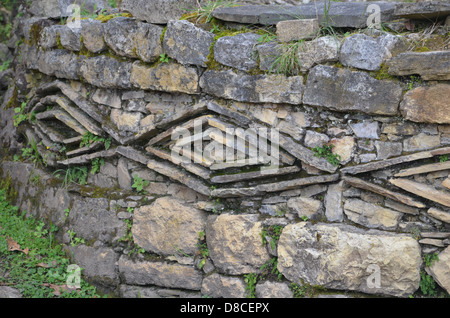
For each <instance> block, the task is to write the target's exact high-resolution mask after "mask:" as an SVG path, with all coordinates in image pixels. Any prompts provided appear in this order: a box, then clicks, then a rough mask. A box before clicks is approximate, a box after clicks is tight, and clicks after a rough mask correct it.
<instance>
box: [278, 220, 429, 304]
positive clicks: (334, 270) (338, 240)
mask: <svg viewBox="0 0 450 318" xmlns="http://www.w3.org/2000/svg"><path fill="white" fill-rule="evenodd" d="M421 261H422V260H421V255H420V247H419V244H418V242H417V241H416V240H415V239H413V238H412V237H411V236H409V235H395V234H391V233H388V232H382V231H377V230H371V231H363V230H361V229H358V228H355V227H352V226H348V225H338V224H336V225H329V224H317V225H310V224H307V223H303V222H302V223H297V224H290V225H287V226H286V227H285V228H284V229H283V232H282V234H281V237H280V240H279V242H278V270H279V271H280V272H281V273H282V274H283V275H284V276H285V277H286V278H287V279H289V280H291V281H293V282H296V283H301V280H303V281H304V282H306V283H309V284H311V285H321V286H324V287H325V288H333V289H348V290H355V291H361V292H365V293H369V294H385V295H392V296H399V297H406V296H409V295H410V294H412V293H414V292H415V291H416V290H417V289H418V288H419V281H420V274H419V272H420V266H421ZM374 270H375V271H377V270H378V274H379V275H380V280H379V283H380V284H379V285H378V284H377V282H376V280H375V281H374V280H373V279H372V277H371V274H374V275H376V272H375V273H374Z"/></svg>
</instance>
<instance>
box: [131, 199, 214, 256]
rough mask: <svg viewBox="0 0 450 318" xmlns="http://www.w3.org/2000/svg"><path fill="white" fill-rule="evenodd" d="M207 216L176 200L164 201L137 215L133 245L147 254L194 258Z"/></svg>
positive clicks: (146, 208) (144, 207) (135, 212)
mask: <svg viewBox="0 0 450 318" xmlns="http://www.w3.org/2000/svg"><path fill="white" fill-rule="evenodd" d="M205 226H206V214H205V212H203V211H201V210H197V209H195V208H192V207H189V206H187V205H186V204H185V203H184V202H182V201H179V200H177V199H174V198H168V197H162V198H159V199H157V200H156V201H155V202H154V203H153V204H152V205H148V206H141V207H139V208H138V209H136V210H135V211H134V221H133V228H132V233H133V238H134V242H136V244H138V245H139V246H140V247H142V248H144V249H145V250H146V251H149V252H153V253H157V254H162V255H172V254H177V253H178V254H179V253H182V254H188V255H194V254H195V252H196V251H197V250H198V247H197V243H198V233H199V232H202V231H204V230H205Z"/></svg>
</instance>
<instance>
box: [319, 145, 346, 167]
mask: <svg viewBox="0 0 450 318" xmlns="http://www.w3.org/2000/svg"><path fill="white" fill-rule="evenodd" d="M333 147H334V145H323V146H322V147H315V148H313V149H312V151H313V152H314V156H316V157H319V158H325V159H326V160H327V161H328V162H329V163H331V164H332V165H333V166H335V167H337V166H339V164H340V161H341V159H342V158H341V156H340V155H338V154H334V153H333Z"/></svg>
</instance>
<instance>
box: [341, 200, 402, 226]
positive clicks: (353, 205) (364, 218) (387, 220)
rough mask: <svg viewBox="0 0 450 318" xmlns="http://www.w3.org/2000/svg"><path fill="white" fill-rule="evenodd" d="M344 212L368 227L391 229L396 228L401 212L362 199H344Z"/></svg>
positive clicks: (356, 221) (354, 220)
mask: <svg viewBox="0 0 450 318" xmlns="http://www.w3.org/2000/svg"><path fill="white" fill-rule="evenodd" d="M344 212H345V214H346V215H347V217H348V218H349V219H350V220H351V221H352V222H355V223H358V224H361V225H364V226H367V227H369V228H379V229H387V230H393V229H395V228H397V226H398V223H399V221H400V218H401V217H402V214H401V213H399V212H397V211H394V210H391V209H387V208H383V207H380V206H378V205H375V204H372V203H367V202H364V201H362V200H357V199H352V200H346V201H345V204H344Z"/></svg>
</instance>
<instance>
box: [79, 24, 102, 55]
mask: <svg viewBox="0 0 450 318" xmlns="http://www.w3.org/2000/svg"><path fill="white" fill-rule="evenodd" d="M103 28H104V24H103V23H102V22H101V21H98V20H94V19H86V20H82V21H81V36H82V38H83V44H84V46H85V47H86V49H88V50H89V51H90V52H92V53H100V52H102V51H105V50H106V49H107V45H106V43H105V41H104V39H103V34H104V29H103Z"/></svg>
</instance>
